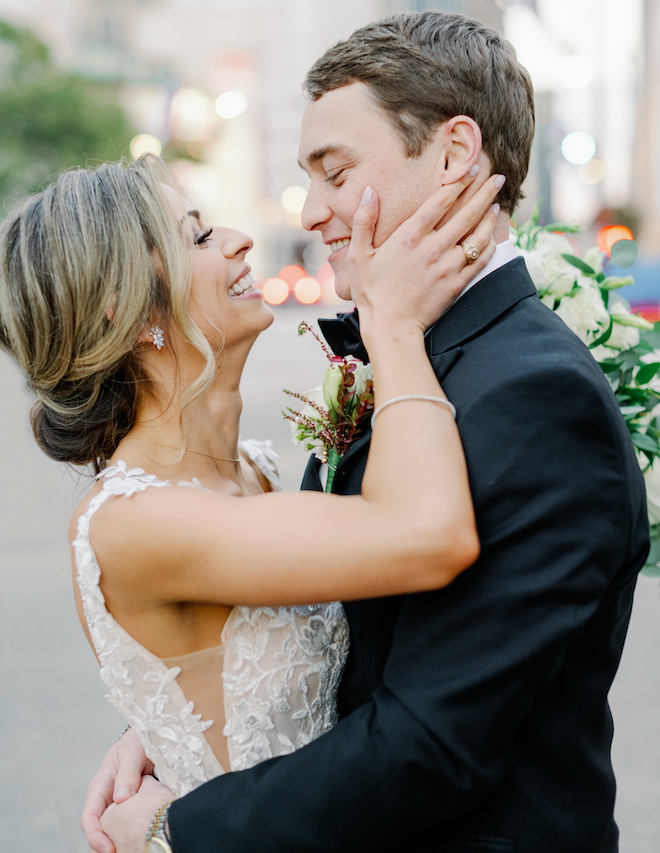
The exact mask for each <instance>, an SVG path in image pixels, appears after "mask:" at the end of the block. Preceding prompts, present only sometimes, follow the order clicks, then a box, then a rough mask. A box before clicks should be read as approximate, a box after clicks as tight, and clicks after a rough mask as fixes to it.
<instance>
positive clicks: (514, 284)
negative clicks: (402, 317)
mask: <svg viewBox="0 0 660 853" xmlns="http://www.w3.org/2000/svg"><path fill="white" fill-rule="evenodd" d="M535 295H536V287H535V286H534V282H533V281H532V280H531V278H530V277H529V273H528V272H527V267H526V266H525V262H524V260H523V259H522V258H516V259H515V261H511V262H510V263H508V264H505V265H504V266H503V267H500V268H499V269H497V270H495V272H493V273H491V274H490V275H488V276H486V278H484V279H482V280H481V281H480V282H478V284H476V285H475V286H474V287H473V288H471V289H470V290H468V292H467V293H466V294H465V295H464V296H462V297H461V298H460V299H459V300H457V301H456V302H455V303H454V304H453V305H452V307H451V308H450V309H449V311H447V312H446V314H443V315H442V317H441V318H440V319H439V320H438V322H437V323H436V324H435V325H434V326H431V328H430V329H429V330H428V332H427V333H426V351H427V352H428V354H429V358H430V359H431V362H432V363H433V365H434V367H435V366H436V362H437V363H438V364H439V365H440V367H442V368H444V373H443V375H444V374H446V373H447V371H448V370H449V367H451V366H452V365H453V363H454V362H453V361H452V362H451V364H449V367H447V366H445V361H444V359H440V360H439V361H438V359H437V356H440V355H443V354H447V355H448V354H449V353H448V351H449V350H454V349H455V348H456V347H458V346H459V345H460V344H462V343H465V342H466V341H467V340H469V339H470V338H474V337H476V336H477V335H479V334H481V333H482V332H483V331H484V330H485V329H486V328H487V327H488V326H490V324H491V323H493V322H494V321H495V320H497V318H498V317H501V316H502V314H504V313H506V312H507V311H508V310H509V309H510V308H513V306H514V305H516V304H517V303H518V302H520V301H521V300H522V299H526V298H527V297H529V296H535ZM457 357H458V356H457ZM455 360H456V359H454V361H455ZM439 378H441V377H440V376H439Z"/></svg>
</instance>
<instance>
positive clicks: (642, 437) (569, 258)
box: [511, 213, 660, 575]
mask: <svg viewBox="0 0 660 853" xmlns="http://www.w3.org/2000/svg"><path fill="white" fill-rule="evenodd" d="M578 230H579V229H578V228H577V227H576V226H572V225H563V224H553V225H546V226H539V225H538V213H535V215H534V216H533V217H532V219H531V220H530V221H529V222H527V223H525V225H523V226H522V227H521V228H520V229H518V230H515V229H514V230H512V234H511V238H512V240H513V242H514V243H515V245H516V246H517V249H518V254H519V255H521V256H522V257H523V258H524V259H525V263H526V264H527V268H528V270H529V273H530V275H531V277H532V280H533V281H534V284H535V285H536V287H537V289H538V292H539V296H540V297H541V300H542V301H543V302H545V303H546V305H548V306H549V307H550V308H552V309H553V311H555V312H556V313H557V315H558V316H559V317H561V318H562V320H563V321H564V322H565V323H566V324H567V325H568V326H569V327H570V328H571V329H572V330H573V331H574V332H575V334H576V335H578V337H580V338H581V339H582V340H583V341H584V343H585V344H586V345H587V346H588V347H589V349H590V350H591V353H592V355H593V356H594V358H595V359H596V361H597V362H598V363H599V364H600V366H601V368H602V370H603V372H604V373H605V375H606V376H607V378H608V380H609V382H610V385H611V386H612V390H613V391H614V394H615V395H616V398H617V401H618V403H619V408H620V409H621V413H622V415H623V417H624V420H625V421H626V425H627V426H628V430H629V431H630V437H631V438H632V441H633V444H634V445H635V448H636V450H637V455H638V459H639V463H640V466H641V468H642V471H643V473H644V478H645V480H646V489H647V496H648V508H649V521H650V523H651V552H650V554H649V557H648V560H647V564H646V567H645V571H646V572H647V573H649V574H654V575H660V376H659V375H658V374H659V371H660V323H656V324H655V325H654V324H653V323H650V322H648V320H645V319H644V318H643V317H639V316H638V315H636V314H633V313H632V312H631V311H630V306H629V305H628V303H627V302H626V301H625V300H624V299H623V298H622V297H621V296H620V295H619V294H618V293H617V292H616V291H617V290H618V289H619V288H621V287H625V286H626V285H628V284H632V281H633V280H632V277H631V276H626V277H617V276H607V275H605V273H604V272H603V255H602V254H601V252H600V251H599V250H598V249H597V248H596V247H594V248H592V249H589V251H588V252H587V253H586V254H585V256H584V259H581V258H579V257H577V256H576V255H575V254H574V253H573V247H572V245H571V243H570V242H569V240H568V239H567V238H566V236H565V234H569V233H576V232H577V231H578ZM636 257H637V247H636V245H635V243H633V242H632V241H630V240H622V241H620V242H618V243H615V244H614V246H613V247H612V251H611V256H610V258H611V261H612V263H614V264H616V265H617V266H619V267H624V268H626V267H629V266H631V265H632V264H633V263H634V261H635V259H636Z"/></svg>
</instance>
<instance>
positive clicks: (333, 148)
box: [298, 145, 346, 169]
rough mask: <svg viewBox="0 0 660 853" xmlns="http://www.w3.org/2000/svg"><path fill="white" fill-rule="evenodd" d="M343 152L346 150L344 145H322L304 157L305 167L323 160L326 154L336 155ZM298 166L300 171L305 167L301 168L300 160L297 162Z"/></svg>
mask: <svg viewBox="0 0 660 853" xmlns="http://www.w3.org/2000/svg"><path fill="white" fill-rule="evenodd" d="M345 150H346V148H345V146H344V145H323V146H321V147H320V148H315V149H314V150H313V151H310V153H309V154H308V156H307V157H306V162H307V165H308V166H313V165H314V164H315V163H318V162H319V161H321V160H323V158H324V157H327V156H328V154H337V153H339V152H342V151H345ZM298 165H299V166H300V168H301V169H305V166H303V164H302V163H301V162H300V160H298Z"/></svg>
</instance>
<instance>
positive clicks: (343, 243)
mask: <svg viewBox="0 0 660 853" xmlns="http://www.w3.org/2000/svg"><path fill="white" fill-rule="evenodd" d="M350 242H351V238H350V237H344V239H343V240H333V241H332V243H330V249H331V251H333V252H336V251H337V249H341V248H343V247H344V246H348V244H349V243H350Z"/></svg>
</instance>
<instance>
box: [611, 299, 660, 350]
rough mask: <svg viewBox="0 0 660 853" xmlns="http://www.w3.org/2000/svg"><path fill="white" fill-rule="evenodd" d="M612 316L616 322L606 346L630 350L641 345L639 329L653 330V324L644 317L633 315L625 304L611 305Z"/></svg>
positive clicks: (614, 303)
mask: <svg viewBox="0 0 660 853" xmlns="http://www.w3.org/2000/svg"><path fill="white" fill-rule="evenodd" d="M610 314H611V315H612V319H613V320H614V326H613V328H612V334H611V335H610V338H609V340H608V341H607V342H606V344H605V345H606V346H608V347H613V348H615V349H630V347H635V346H637V344H638V343H639V329H652V328H653V324H652V323H649V322H648V320H645V319H644V318H643V317H639V316H638V315H637V314H633V313H631V312H630V311H629V310H628V308H627V307H626V305H625V304H624V303H623V302H613V303H611V304H610Z"/></svg>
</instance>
